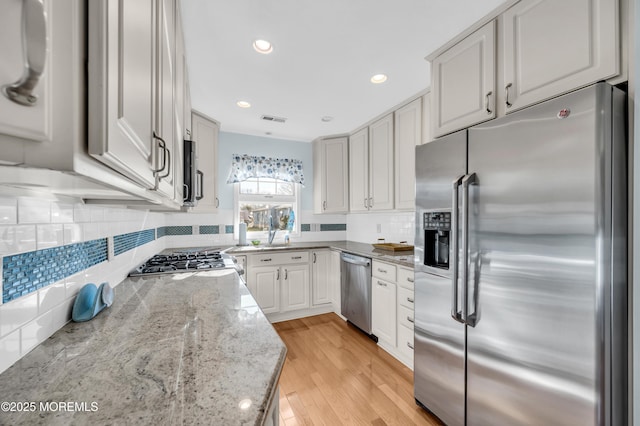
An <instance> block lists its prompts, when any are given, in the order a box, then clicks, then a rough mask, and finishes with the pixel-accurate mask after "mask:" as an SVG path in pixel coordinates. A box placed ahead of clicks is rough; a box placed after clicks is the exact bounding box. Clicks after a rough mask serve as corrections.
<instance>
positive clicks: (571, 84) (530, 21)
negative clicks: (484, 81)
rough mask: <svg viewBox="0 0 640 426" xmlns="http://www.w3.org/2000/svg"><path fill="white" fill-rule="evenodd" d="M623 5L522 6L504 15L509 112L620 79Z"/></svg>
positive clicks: (577, 0)
mask: <svg viewBox="0 0 640 426" xmlns="http://www.w3.org/2000/svg"><path fill="white" fill-rule="evenodd" d="M617 5H618V1H617V0H563V1H557V0H555V1H554V0H530V1H521V2H519V3H517V4H515V5H514V6H512V7H511V8H510V9H508V10H507V11H506V12H505V13H504V14H503V22H504V44H503V46H504V51H503V62H504V83H505V84H504V86H502V89H503V90H504V91H505V99H504V103H505V106H506V111H507V112H510V111H514V110H516V109H519V108H522V107H524V106H527V105H531V104H533V103H536V102H539V101H542V100H545V99H548V98H551V97H553V96H556V95H558V94H560V93H564V92H567V91H570V90H572V89H575V88H578V87H581V86H585V85H588V84H590V83H593V82H596V81H598V80H603V79H606V78H609V77H612V76H615V75H617V74H618V73H619V66H620V65H619V64H620V59H619V49H618V47H617V46H618V6H617Z"/></svg>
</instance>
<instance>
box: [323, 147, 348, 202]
mask: <svg viewBox="0 0 640 426" xmlns="http://www.w3.org/2000/svg"><path fill="white" fill-rule="evenodd" d="M321 150H322V153H321V158H322V159H323V161H322V163H323V164H322V169H321V170H322V176H321V179H322V181H321V185H322V194H323V197H322V198H323V200H322V201H323V203H322V213H346V212H347V211H349V189H348V188H349V187H348V184H347V180H348V178H349V175H348V173H349V165H348V164H349V163H348V161H349V151H348V141H347V138H346V137H344V138H336V139H327V140H324V141H322V144H321Z"/></svg>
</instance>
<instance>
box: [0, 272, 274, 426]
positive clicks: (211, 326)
mask: <svg viewBox="0 0 640 426" xmlns="http://www.w3.org/2000/svg"><path fill="white" fill-rule="evenodd" d="M174 277H177V278H180V279H179V280H175V279H174ZM285 355H286V347H285V345H284V344H283V343H282V341H281V340H280V338H279V336H278V335H277V334H276V332H275V331H274V329H273V328H272V327H271V324H270V323H269V321H268V320H267V319H266V318H265V317H264V315H263V314H262V311H260V309H259V308H258V306H257V304H256V302H255V300H254V299H253V297H252V296H251V294H250V293H249V291H248V290H247V288H246V287H245V286H244V285H243V284H242V283H241V282H240V281H239V279H238V276H237V275H236V273H235V272H232V271H211V272H202V273H198V274H191V273H189V274H177V275H163V276H159V277H149V278H129V279H126V280H125V281H123V282H122V283H121V284H120V285H118V286H117V287H116V288H115V302H114V304H113V306H111V307H110V308H107V309H106V310H104V311H103V312H102V313H100V314H99V315H98V316H97V317H96V318H94V319H93V320H91V321H89V322H85V323H69V324H67V325H66V326H65V327H63V328H62V329H60V330H59V331H58V332H56V333H55V334H54V335H53V336H52V337H51V338H49V339H48V340H46V341H45V342H44V343H42V344H41V345H39V346H38V347H36V348H35V349H34V350H33V351H32V352H30V353H29V354H28V355H27V356H25V357H24V358H22V359H21V360H20V361H18V362H17V363H16V364H15V365H13V366H12V367H10V368H9V369H8V370H6V371H5V372H4V373H2V374H1V375H0V401H13V402H21V403H22V402H35V404H36V408H37V409H36V410H34V411H33V412H23V413H15V412H14V413H10V412H5V411H0V424H2V425H5V424H6V425H9V424H11V425H17V424H29V425H33V424H41V425H44V424H46V425H68V424H77V425H86V424H95V425H104V424H112V425H140V424H145V425H165V424H167V425H180V424H188V425H200V424H202V425H244V424H258V425H259V424H262V423H263V422H264V421H265V414H266V413H265V411H266V410H267V409H268V407H269V405H270V404H271V399H272V398H278V396H277V395H276V394H275V391H276V389H277V384H278V379H279V376H280V372H281V370H282V366H283V364H284V360H285ZM47 401H49V402H53V403H54V404H51V405H50V406H49V408H50V410H49V411H40V408H41V407H40V402H42V403H46V402H47ZM58 402H72V403H78V404H77V405H76V406H75V407H74V406H72V408H73V410H74V411H75V412H64V411H60V405H57V406H56V404H57V403H58ZM83 403H84V405H83ZM52 407H53V408H57V410H51V408H52ZM67 408H68V407H67ZM94 408H97V409H95V410H94Z"/></svg>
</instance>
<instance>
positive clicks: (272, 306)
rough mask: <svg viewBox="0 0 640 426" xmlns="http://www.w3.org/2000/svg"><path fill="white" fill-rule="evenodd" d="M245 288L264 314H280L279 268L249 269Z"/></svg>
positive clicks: (262, 267)
mask: <svg viewBox="0 0 640 426" xmlns="http://www.w3.org/2000/svg"><path fill="white" fill-rule="evenodd" d="M247 287H248V288H249V291H250V292H251V294H252V295H253V297H254V299H256V302H258V306H260V309H262V312H264V313H265V314H270V313H273V312H280V268H279V267H277V266H261V267H253V268H251V269H250V271H249V274H248V276H247Z"/></svg>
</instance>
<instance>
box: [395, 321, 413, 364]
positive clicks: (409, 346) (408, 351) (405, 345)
mask: <svg viewBox="0 0 640 426" xmlns="http://www.w3.org/2000/svg"><path fill="white" fill-rule="evenodd" d="M398 351H399V352H400V353H401V354H402V355H404V356H405V358H407V359H409V360H411V361H413V330H411V329H409V328H407V327H403V326H399V327H398Z"/></svg>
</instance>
